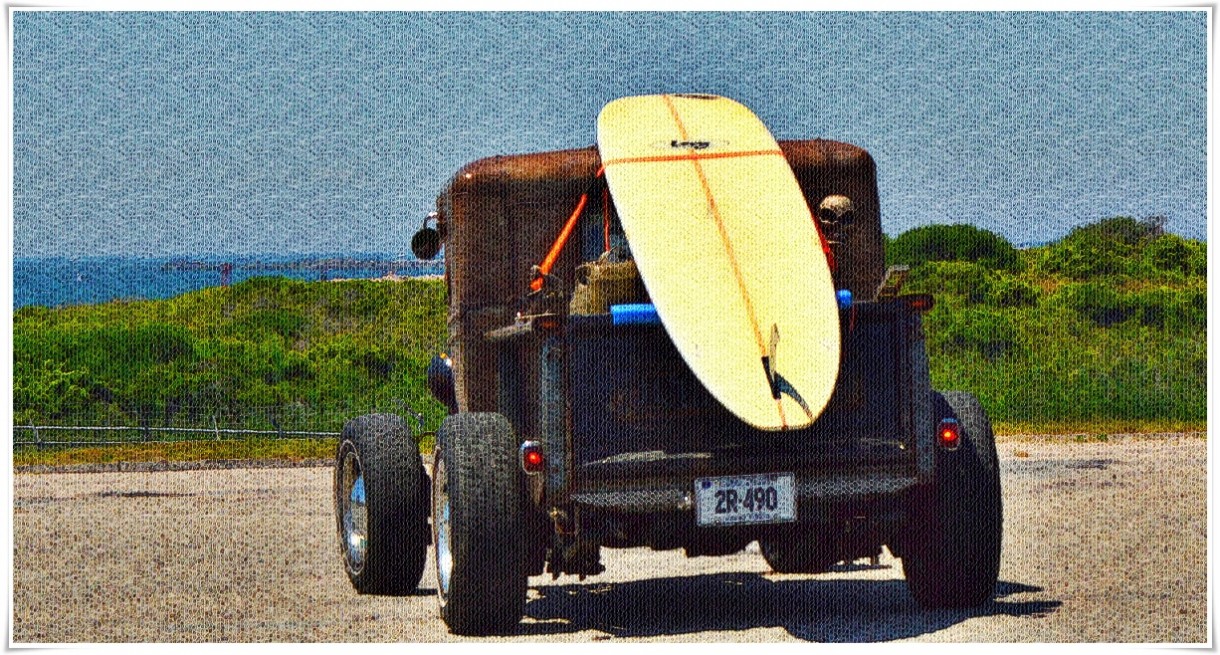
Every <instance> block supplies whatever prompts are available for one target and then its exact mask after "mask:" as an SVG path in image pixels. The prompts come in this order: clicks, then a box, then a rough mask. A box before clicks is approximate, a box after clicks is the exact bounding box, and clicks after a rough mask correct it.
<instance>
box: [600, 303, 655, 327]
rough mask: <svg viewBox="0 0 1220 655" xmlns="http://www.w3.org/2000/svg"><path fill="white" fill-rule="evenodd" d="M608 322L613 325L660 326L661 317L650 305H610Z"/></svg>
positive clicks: (653, 306)
mask: <svg viewBox="0 0 1220 655" xmlns="http://www.w3.org/2000/svg"><path fill="white" fill-rule="evenodd" d="M610 320H611V322H612V323H613V324H614V325H660V324H661V317H660V316H658V315H657V308H656V306H655V305H652V304H651V303H633V304H627V305H610Z"/></svg>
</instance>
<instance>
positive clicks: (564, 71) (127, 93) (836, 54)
mask: <svg viewBox="0 0 1220 655" xmlns="http://www.w3.org/2000/svg"><path fill="white" fill-rule="evenodd" d="M1207 18H1208V16H1207V14H1206V13H1205V12H1203V11H1153V12H1138V13H1131V12H1121V13H1108V12H1107V13H1100V12H1084V13H1079V12H1078V13H1038V12H1022V13H802V14H792V13H764V14H752V13H731V14H718V13H649V14H586V13H579V14H539V13H514V14H471V13H443V14H416V13H373V14H350V13H211V12H191V13H148V12H120V13H110V12H71V11H17V12H15V14H14V17H13V22H12V35H13V58H14V59H13V72H14V76H13V100H14V143H13V148H14V150H13V162H14V187H15V188H14V198H13V215H14V222H15V225H14V228H15V229H14V254H15V255H16V256H32V255H47V254H60V255H75V254H84V253H87V254H138V255H178V254H182V255H196V256H208V255H222V254H251V253H276V254H296V253H318V252H327V253H332V252H385V253H402V252H405V251H406V250H407V244H408V242H409V239H410V235H411V233H412V232H413V231H414V229H415V227H416V226H417V225H418V224H419V221H420V219H421V217H422V216H423V215H424V214H426V213H427V212H428V211H429V210H431V209H432V205H433V203H434V199H435V196H436V194H437V193H438V192H439V191H440V190H441V189H442V187H443V186H444V184H445V183H446V181H447V180H448V178H449V176H450V175H452V174H453V172H454V171H455V170H456V169H457V168H458V167H460V166H461V165H463V164H464V163H466V162H468V161H471V160H473V159H477V158H480V157H485V156H490V155H495V154H505V153H518V152H529V151H536V150H546V149H557V148H568V147H582V146H586V145H591V144H592V143H593V142H594V138H595V137H594V125H595V119H596V116H597V112H598V110H599V109H600V107H601V106H602V105H603V104H605V103H606V102H607V101H609V100H611V99H613V98H616V97H620V96H625V95H635V94H642V93H657V92H707V93H718V94H723V95H727V96H730V97H733V98H736V99H737V100H740V101H742V102H744V103H745V104H746V105H748V106H750V107H751V108H753V109H754V111H755V112H756V113H757V114H758V115H759V116H760V117H761V118H762V119H763V121H764V122H766V123H767V124H768V125H769V126H770V128H771V130H772V132H773V133H774V134H775V136H776V137H777V138H780V139H793V138H812V137H821V138H830V139H837V140H842V141H847V142H850V143H854V144H857V145H860V146H862V147H864V148H866V149H868V150H869V151H870V152H871V153H872V154H873V156H874V158H875V159H876V161H877V166H878V175H879V178H880V180H879V184H880V191H881V204H882V223H883V227H884V229H885V230H886V232H887V233H889V234H891V235H896V234H898V233H900V232H902V231H904V230H907V229H910V228H912V227H916V226H919V225H925V224H929V223H952V222H968V223H972V224H975V225H978V226H980V227H985V228H987V229H990V230H993V231H995V232H998V233H1000V234H1002V235H1003V236H1005V237H1007V238H1008V239H1010V240H1012V241H1013V242H1016V243H1027V242H1042V241H1047V240H1051V239H1055V238H1058V237H1060V236H1062V235H1063V234H1066V233H1067V231H1068V230H1069V229H1071V227H1072V226H1074V225H1079V224H1082V223H1087V222H1091V221H1096V220H1099V219H1102V218H1107V217H1110V216H1115V215H1129V216H1136V217H1144V216H1148V215H1152V214H1161V215H1165V216H1167V217H1168V219H1169V221H1168V228H1169V229H1170V230H1171V231H1174V232H1177V233H1179V234H1183V235H1186V236H1190V237H1194V238H1204V237H1205V236H1206V229H1207V215H1206V187H1207V161H1208V160H1207V150H1206V144H1207V140H1206V137H1207V134H1206V129H1207V116H1206V111H1207V70H1206V62H1207V51H1208V50H1207V49H1208V44H1207Z"/></svg>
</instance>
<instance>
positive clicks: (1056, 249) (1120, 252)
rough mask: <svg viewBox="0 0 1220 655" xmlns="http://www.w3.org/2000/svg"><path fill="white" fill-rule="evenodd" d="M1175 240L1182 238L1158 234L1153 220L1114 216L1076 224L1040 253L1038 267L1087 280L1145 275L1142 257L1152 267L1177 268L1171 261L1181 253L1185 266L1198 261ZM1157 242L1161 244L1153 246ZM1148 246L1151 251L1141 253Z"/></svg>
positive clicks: (1158, 268)
mask: <svg viewBox="0 0 1220 655" xmlns="http://www.w3.org/2000/svg"><path fill="white" fill-rule="evenodd" d="M1167 237H1168V238H1167ZM1176 241H1184V240H1182V239H1181V238H1180V237H1172V236H1170V235H1160V234H1159V227H1157V224H1156V222H1155V221H1151V220H1149V221H1138V220H1136V219H1134V218H1131V217H1129V216H1117V217H1114V218H1108V219H1106V220H1103V221H1099V222H1097V223H1091V224H1089V225H1083V226H1081V227H1077V228H1075V229H1073V230H1072V231H1071V232H1069V233H1068V235H1067V236H1066V237H1064V238H1063V239H1061V240H1059V241H1058V242H1056V243H1052V244H1050V245H1049V246H1048V247H1047V248H1046V249H1045V251H1044V253H1043V256H1042V259H1041V267H1042V269H1043V270H1044V271H1046V272H1048V273H1054V274H1058V275H1063V276H1065V277H1069V278H1072V279H1075V280H1089V279H1093V278H1097V277H1105V276H1144V275H1146V274H1147V273H1148V270H1147V269H1148V267H1149V264H1148V263H1146V262H1145V261H1144V260H1149V261H1150V262H1151V263H1150V265H1151V268H1152V269H1156V270H1172V269H1174V268H1176V267H1177V265H1176V264H1175V263H1174V261H1173V260H1174V258H1175V256H1182V255H1184V256H1185V258H1186V260H1187V262H1188V263H1187V264H1186V265H1187V266H1188V267H1189V266H1192V265H1197V263H1198V261H1197V260H1192V259H1191V258H1190V247H1189V246H1186V245H1184V244H1180V243H1176ZM1157 242H1162V243H1159V244H1158V245H1155V246H1153V244H1157ZM1179 246H1181V247H1179ZM1148 248H1152V250H1153V252H1152V253H1151V254H1144V250H1145V249H1148ZM1141 255H1143V257H1141ZM1204 261H1206V260H1205V259H1204Z"/></svg>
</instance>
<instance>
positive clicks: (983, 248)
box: [886, 224, 1020, 271]
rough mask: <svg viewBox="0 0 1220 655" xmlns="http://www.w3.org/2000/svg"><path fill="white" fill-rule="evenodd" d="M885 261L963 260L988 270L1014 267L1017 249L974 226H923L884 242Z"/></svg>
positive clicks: (917, 263)
mask: <svg viewBox="0 0 1220 655" xmlns="http://www.w3.org/2000/svg"><path fill="white" fill-rule="evenodd" d="M886 261H887V262H889V263H891V264H907V265H909V266H917V265H919V264H924V263H927V262H936V261H964V262H974V263H978V264H981V265H983V266H985V267H987V268H989V269H999V270H1010V271H1011V270H1016V269H1017V268H1018V267H1019V265H1020V258H1019V257H1018V255H1017V249H1016V248H1014V247H1013V246H1012V244H1011V243H1009V242H1008V241H1007V240H1006V239H1004V238H1003V237H1001V236H999V235H997V234H995V233H994V232H990V231H988V230H984V229H981V228H977V227H974V226H973V225H964V224H959V225H925V226H922V227H917V228H915V229H913V230H908V231H906V232H903V233H902V234H901V235H899V236H898V237H896V238H895V239H893V240H892V241H890V242H888V243H887V244H886Z"/></svg>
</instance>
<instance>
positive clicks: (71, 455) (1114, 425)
mask: <svg viewBox="0 0 1220 655" xmlns="http://www.w3.org/2000/svg"><path fill="white" fill-rule="evenodd" d="M995 431H996V440H997V441H999V442H1001V443H1006V442H1020V441H1023V440H1027V439H1029V438H1033V437H1035V436H1036V437H1039V438H1041V437H1045V436H1047V435H1053V436H1056V437H1063V439H1059V441H1060V442H1061V443H1106V442H1109V441H1110V440H1111V437H1112V436H1114V435H1119V434H1164V433H1187V434H1191V435H1192V436H1200V437H1202V436H1205V435H1206V433H1207V426H1206V425H1203V424H1186V423H1177V422H1173V423H1169V422H1166V423H1157V422H1155V421H1143V422H1139V423H1130V422H1114V421H1093V422H1087V423H1086V422H1066V423H1056V424H1041V425H1035V424H1031V423H1014V424H1008V423H997V424H996V426H995ZM336 445H337V439H242V440H237V439H230V440H221V441H175V442H166V443H135V444H128V445H121V446H93V447H44V448H34V447H30V446H23V447H18V448H17V449H16V450H15V451H14V453H13V466H16V467H22V466H75V465H84V464H113V463H118V462H125V463H141V462H201V461H232V460H240V461H266V460H281V461H289V462H304V461H309V460H319V459H320V460H330V459H331V458H333V457H334V456H335V447H336ZM434 446H435V436H434V435H433V434H432V433H425V434H424V435H423V437H422V438H421V439H420V450H421V451H422V452H423V453H424V454H426V455H430V454H431V453H432V450H433V448H434Z"/></svg>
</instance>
